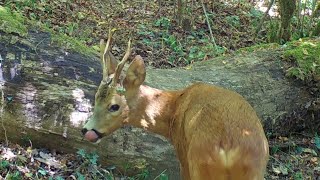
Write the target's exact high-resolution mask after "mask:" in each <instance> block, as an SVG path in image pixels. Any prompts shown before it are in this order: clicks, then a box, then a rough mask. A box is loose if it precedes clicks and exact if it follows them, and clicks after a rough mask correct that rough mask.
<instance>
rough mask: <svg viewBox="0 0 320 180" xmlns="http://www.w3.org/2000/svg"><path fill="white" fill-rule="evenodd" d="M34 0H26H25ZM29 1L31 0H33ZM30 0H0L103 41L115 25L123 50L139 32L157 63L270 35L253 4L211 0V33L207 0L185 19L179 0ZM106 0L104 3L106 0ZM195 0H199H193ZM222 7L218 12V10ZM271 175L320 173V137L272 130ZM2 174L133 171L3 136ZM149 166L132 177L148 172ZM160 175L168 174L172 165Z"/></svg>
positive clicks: (185, 60)
mask: <svg viewBox="0 0 320 180" xmlns="http://www.w3.org/2000/svg"><path fill="white" fill-rule="evenodd" d="M26 2H27V1H26ZM28 2H29V1H28ZM31 2H32V1H30V3H29V4H26V3H25V4H23V3H19V1H17V2H16V3H14V2H12V1H4V2H0V5H4V6H7V7H10V8H11V9H13V10H17V11H19V12H21V13H22V14H23V15H24V16H26V17H27V18H29V19H32V20H34V21H37V22H39V23H42V24H43V25H45V26H46V27H47V28H50V29H53V30H54V31H55V32H58V33H63V34H67V35H68V36H70V37H74V38H76V39H78V40H80V41H81V42H82V43H84V44H86V45H87V46H90V47H92V48H96V44H98V42H99V40H100V39H101V38H105V37H106V35H107V32H108V29H109V28H116V29H118V32H117V33H116V35H115V37H114V38H115V39H114V46H113V49H112V51H113V53H114V54H115V56H116V57H120V56H121V55H122V54H123V53H124V51H125V49H126V47H125V45H126V41H127V40H128V39H129V37H132V38H133V40H134V49H133V55H134V54H139V55H141V56H142V57H144V58H145V61H146V63H147V64H148V65H149V66H153V67H155V68H171V67H183V66H186V65H188V64H190V63H192V62H195V61H205V60H208V59H210V58H213V57H216V56H223V55H225V54H229V53H232V52H234V51H236V50H238V49H240V48H245V47H249V46H253V45H256V44H259V43H261V42H266V39H267V38H266V34H264V33H265V31H264V30H263V28H262V30H261V34H260V36H258V37H257V38H254V34H255V27H256V25H257V24H258V22H259V20H260V19H261V17H262V13H261V12H259V11H257V10H255V9H254V8H252V6H250V5H249V4H234V5H232V6H225V5H223V4H219V3H217V4H214V5H213V4H207V6H206V7H210V8H208V9H207V10H206V11H207V13H208V16H209V18H210V19H211V21H209V23H210V25H211V27H212V35H210V32H209V30H208V22H207V21H206V17H205V13H204V11H203V8H202V6H201V4H200V3H195V4H191V5H190V6H188V7H189V8H187V11H186V18H185V19H184V20H183V21H184V22H182V24H181V26H180V25H178V22H177V21H176V19H177V17H176V15H175V14H176V10H175V9H176V8H174V4H173V3H171V4H170V2H166V1H159V2H162V4H158V1H146V2H144V1H129V2H127V3H126V4H123V3H120V2H118V1H111V2H108V3H106V2H104V1H99V0H95V1H85V0H76V1H75V2H73V3H68V2H67V1H64V0H59V1H41V2H40V3H31ZM102 2H103V3H105V4H102ZM192 2H193V1H192ZM211 12H215V13H211ZM269 143H270V155H271V156H270V161H269V164H268V168H267V174H266V176H265V177H266V179H294V180H300V179H301V180H302V179H315V180H316V179H320V165H319V163H320V155H319V154H320V137H319V136H318V135H315V134H308V133H306V134H295V135H292V136H289V137H282V136H277V137H272V138H269ZM0 154H1V156H0V179H3V178H4V179H50V177H51V179H59V180H60V179H107V178H112V177H113V173H114V174H116V176H117V177H119V178H127V179H130V178H129V177H127V175H126V174H120V173H119V172H118V171H117V169H116V168H115V167H104V166H102V165H99V161H98V157H97V155H95V154H87V153H86V152H83V151H82V150H79V151H78V153H77V154H59V153H56V152H51V151H48V150H46V149H35V148H33V147H32V142H30V146H28V147H21V146H19V145H17V144H10V143H9V144H8V145H5V144H0ZM112 172H113V173H112ZM147 175H148V171H147V170H145V171H142V172H139V173H137V175H136V176H135V177H131V179H132V178H133V179H144V177H146V176H147ZM156 179H166V176H165V173H164V174H160V175H159V176H158V177H157V178H156Z"/></svg>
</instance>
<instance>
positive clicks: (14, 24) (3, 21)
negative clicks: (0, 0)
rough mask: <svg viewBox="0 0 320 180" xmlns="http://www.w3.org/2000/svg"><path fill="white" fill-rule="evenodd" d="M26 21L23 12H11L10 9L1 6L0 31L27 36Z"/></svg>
mask: <svg viewBox="0 0 320 180" xmlns="http://www.w3.org/2000/svg"><path fill="white" fill-rule="evenodd" d="M24 21H25V20H24V18H23V16H22V15H21V14H19V13H16V12H11V11H10V10H9V9H7V8H5V7H3V6H0V31H3V32H5V33H16V34H18V35H19V36H26V35H27V34H28V28H27V27H26V26H25V25H24Z"/></svg>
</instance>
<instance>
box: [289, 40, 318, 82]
mask: <svg viewBox="0 0 320 180" xmlns="http://www.w3.org/2000/svg"><path fill="white" fill-rule="evenodd" d="M283 57H284V59H285V60H289V61H291V62H293V64H294V65H293V66H292V67H291V68H289V69H288V71H287V75H288V76H293V77H296V78H299V79H301V80H307V79H313V78H314V77H319V75H320V66H319V65H320V41H319V40H310V39H305V40H300V41H294V42H291V43H289V44H288V48H287V50H286V51H285V52H284V54H283Z"/></svg>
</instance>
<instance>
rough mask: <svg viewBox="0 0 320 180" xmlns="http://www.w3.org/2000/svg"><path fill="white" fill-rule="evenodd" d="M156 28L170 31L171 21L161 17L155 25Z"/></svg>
mask: <svg viewBox="0 0 320 180" xmlns="http://www.w3.org/2000/svg"><path fill="white" fill-rule="evenodd" d="M154 25H155V26H156V27H163V28H165V29H169V27H170V26H171V22H170V19H169V18H167V17H161V18H160V19H157V20H156V21H155V23H154Z"/></svg>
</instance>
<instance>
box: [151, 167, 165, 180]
mask: <svg viewBox="0 0 320 180" xmlns="http://www.w3.org/2000/svg"><path fill="white" fill-rule="evenodd" d="M166 171H167V169H165V170H163V171H162V172H161V173H160V174H159V175H158V176H156V177H155V178H154V179H153V180H156V179H158V178H159V177H160V176H161V174H162V173H165V172H166Z"/></svg>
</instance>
